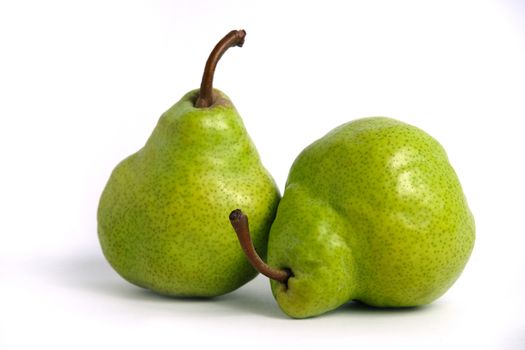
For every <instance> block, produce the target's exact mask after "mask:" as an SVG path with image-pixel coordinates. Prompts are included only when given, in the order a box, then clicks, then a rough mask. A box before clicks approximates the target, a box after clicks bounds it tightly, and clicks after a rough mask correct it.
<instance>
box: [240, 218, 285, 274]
mask: <svg viewBox="0 0 525 350" xmlns="http://www.w3.org/2000/svg"><path fill="white" fill-rule="evenodd" d="M230 222H231V224H232V226H233V228H234V229H235V233H237V237H238V238H239V243H240V244H241V247H242V250H244V253H245V254H246V257H247V258H248V261H249V262H250V264H252V266H253V267H254V268H255V269H256V270H257V271H259V272H260V273H262V274H263V275H265V276H266V277H268V278H271V279H273V280H276V281H279V282H281V283H285V284H286V283H287V282H288V279H289V278H290V276H291V273H290V271H288V270H280V269H276V268H273V267H271V266H269V265H268V264H266V263H265V262H264V261H263V260H262V259H261V257H260V256H259V254H257V252H256V251H255V247H254V246H253V242H252V239H251V237H250V227H249V225H248V217H247V216H246V215H244V213H243V212H242V211H241V210H240V209H236V210H234V211H232V212H231V214H230Z"/></svg>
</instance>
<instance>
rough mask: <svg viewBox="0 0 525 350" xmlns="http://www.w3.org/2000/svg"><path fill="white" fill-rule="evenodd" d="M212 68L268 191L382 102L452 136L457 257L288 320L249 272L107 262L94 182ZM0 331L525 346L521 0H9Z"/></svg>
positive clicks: (24, 342)
mask: <svg viewBox="0 0 525 350" xmlns="http://www.w3.org/2000/svg"><path fill="white" fill-rule="evenodd" d="M240 28H244V29H246V31H247V33H248V34H247V37H246V43H245V46H244V47H243V48H242V49H238V48H234V49H231V50H230V51H229V52H228V53H227V54H226V55H225V56H224V57H223V59H222V61H221V62H220V63H219V66H218V69H217V74H216V79H215V86H216V87H218V88H220V89H221V90H223V91H224V92H226V93H227V94H228V95H229V96H230V97H231V98H232V100H233V102H234V103H235V105H236V107H237V109H238V110H239V112H240V113H241V115H242V116H243V118H244V122H245V125H246V127H247V129H248V131H249V133H250V135H251V137H252V138H253V140H254V142H255V144H256V145H257V147H258V150H259V152H260V154H261V157H262V160H263V162H264V164H265V165H266V167H267V168H268V169H269V170H270V172H271V173H272V174H273V175H274V177H275V179H276V181H277V183H278V184H279V186H280V188H281V190H282V189H283V186H284V183H285V181H286V176H287V173H288V169H289V166H290V165H291V163H292V161H293V160H294V158H295V157H296V155H297V154H298V153H299V152H300V151H301V150H302V149H303V148H304V147H305V146H306V145H308V144H309V143H311V142H312V141H314V140H315V139H317V138H319V137H321V136H322V135H324V134H325V133H326V132H328V131H329V130H330V129H332V128H334V127H335V126H338V125H339V124H342V123H344V122H347V121H350V120H352V119H356V118H360V117H365V116H372V115H386V116H390V117H394V118H398V119H401V120H403V121H405V122H408V123H411V124H414V125H417V126H419V127H420V128H422V129H424V130H426V131H427V132H429V133H430V134H431V135H433V136H434V137H436V138H437V139H438V140H439V141H440V142H441V143H442V144H443V146H444V147H445V149H446V150H447V152H448V154H449V157H450V160H451V162H452V164H453V166H454V167H455V169H456V171H457V173H458V175H459V177H460V180H461V182H462V185H463V188H464V191H465V193H466V196H467V198H468V200H469V204H470V207H471V209H472V211H473V213H474V215H475V218H476V224H477V241H476V246H475V249H474V252H473V255H472V257H471V259H470V262H469V264H468V265H467V268H466V269H465V271H464V273H463V275H462V276H461V278H460V279H459V280H458V282H457V283H456V284H455V285H454V286H453V287H452V289H451V290H449V292H448V293H447V294H445V296H443V297H442V298H441V299H439V300H438V301H437V302H435V303H433V304H432V305H430V306H428V307H424V308H420V309H416V310H399V311H395V310H378V309H368V308H364V307H357V306H352V305H350V306H345V307H342V308H340V309H339V310H337V311H335V312H332V313H329V314H327V315H324V316H321V317H318V318H314V319H308V320H292V319H289V318H287V317H286V316H285V315H284V314H282V313H281V311H280V310H279V308H278V306H277V305H276V303H275V302H274V300H273V298H272V296H271V293H270V290H269V285H268V282H267V281H266V280H265V279H264V278H262V277H258V278H257V279H255V280H254V281H252V282H251V283H249V284H247V285H245V286H244V287H242V288H241V289H239V290H237V291H236V292H234V293H231V294H229V295H226V296H224V297H220V298H216V299H214V300H208V301H203V300H200V301H199V300H177V299H169V298H164V297H159V296H157V295H155V294H153V293H150V292H147V291H144V290H141V289H139V288H136V287H134V286H132V285H130V284H128V283H126V282H125V281H123V280H122V279H121V278H119V277H118V276H117V275H116V273H114V272H113V271H112V270H111V268H110V267H109V266H108V264H107V263H106V262H105V260H104V258H103V256H102V254H101V251H100V247H99V245H98V241H97V234H96V217H95V212H96V208H97V203H98V198H99V196H100V193H101V191H102V189H103V186H104V184H105V182H106V180H107V178H108V177H109V174H110V172H111V170H112V168H113V167H114V166H115V165H116V164H117V163H118V162H119V161H120V160H121V159H123V158H124V157H125V156H127V155H129V154H131V153H132V152H135V151H136V150H138V149H139V148H140V147H142V145H143V144H144V142H145V141H146V139H147V137H148V136H149V134H150V133H151V131H152V130H153V128H154V127H155V125H156V122H157V120H158V117H159V116H160V114H161V113H162V112H164V111H165V110H166V109H168V108H169V107H170V106H171V105H172V104H173V103H175V102H176V101H177V100H178V99H179V98H180V97H181V96H182V95H183V94H185V93H186V92H187V91H189V90H190V89H194V88H197V87H198V86H199V82H200V78H201V74H202V69H203V65H204V62H205V60H206V58H207V56H208V53H209V51H210V50H211V48H212V47H213V45H214V44H215V43H216V42H217V40H218V39H220V38H221V37H222V36H223V35H224V34H226V33H227V32H228V31H229V30H231V29H240ZM0 118H1V119H0V122H1V124H0V162H1V163H0V164H1V170H0V179H1V181H0V349H2V350H3V349H35V348H45V349H66V348H67V349H70V348H75V349H101V348H106V349H111V348H113V349H117V348H119V349H129V348H143V349H146V348H147V349H157V348H177V349H190V348H228V349H234V348H240V347H241V346H244V348H245V349H259V348H261V349H262V348H265V349H267V348H278V349H284V348H302V349H309V348H312V349H314V348H315V349H318V348H345V349H351V348H352V349H382V348H389V349H398V348H399V349H400V348H403V349H423V348H425V349H460V348H469V349H525V252H524V251H525V224H524V220H523V218H524V216H525V211H524V209H525V206H524V201H525V200H524V198H525V186H524V185H523V182H524V179H525V166H524V157H523V154H524V151H525V141H524V139H525V138H524V130H525V129H524V125H525V123H524V122H523V121H524V119H525V4H524V3H523V2H521V1H519V0H515V1H510V0H507V1H499V2H496V1H436V2H421V1H412V2H410V1H361V2H349V3H347V2H343V1H341V2H331V1H318V2H308V1H296V2H287V3H286V4H285V2H284V1H282V2H281V1H260V2H254V3H249V2H248V1H229V2H215V1H171V2H170V1H161V0H156V1H145V0H143V1H138V0H137V1H96V0H95V1H85V2H75V1H56V0H50V1H2V2H1V4H0Z"/></svg>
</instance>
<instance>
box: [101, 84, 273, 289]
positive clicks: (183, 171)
mask: <svg viewBox="0 0 525 350" xmlns="http://www.w3.org/2000/svg"><path fill="white" fill-rule="evenodd" d="M214 94H215V96H216V103H215V104H214V105H212V106H211V107H209V108H195V107H194V102H195V99H196V97H197V95H198V90H197V91H192V92H190V93H188V94H187V95H185V96H184V97H183V98H182V99H181V100H180V101H179V102H178V103H176V104H175V105H174V106H173V107H171V108H170V109H169V110H168V111H167V112H165V113H164V114H163V115H162V116H161V118H160V120H159V122H158V124H157V126H156V127H155V129H154V131H153V133H152V135H151V136H150V138H149V139H148V141H147V143H146V144H145V146H144V147H143V148H142V149H141V150H139V151H138V152H137V153H135V154H133V155H131V156H129V157H128V158H126V159H124V160H123V161H122V162H121V163H120V164H118V166H117V167H116V168H115V169H114V170H113V172H112V174H111V177H110V179H109V181H108V183H107V185H106V187H105V189H104V191H103V193H102V196H101V199H100V203H99V208H98V213H97V216H98V236H99V240H100V244H101V247H102V250H103V252H104V255H105V257H106V258H107V260H108V261H109V263H110V264H111V266H112V267H113V268H114V269H115V270H116V271H117V272H118V273H119V274H120V275H121V276H122V277H123V278H125V279H126V280H128V281H129V282H131V283H133V284H136V285H138V286H141V287H144V288H148V289H151V290H153V291H156V292H158V293H161V294H165V295H172V296H198V297H211V296H217V295H221V294H225V293H228V292H230V291H232V290H234V289H236V288H238V287H240V286H241V285H243V284H244V283H246V282H247V281H249V280H250V279H252V278H253V277H255V275H256V271H255V270H254V269H253V268H252V267H251V266H250V265H249V263H248V262H247V261H246V259H245V257H244V255H243V252H242V251H241V250H240V249H239V243H238V241H237V240H236V237H235V234H233V233H232V230H231V226H230V224H229V221H228V214H229V213H230V211H231V210H232V209H235V208H238V207H242V208H246V211H247V212H249V213H250V219H251V222H252V225H253V226H254V232H253V238H254V244H255V246H256V247H257V249H258V250H259V251H260V252H261V254H263V255H264V254H265V253H266V244H267V239H268V232H269V229H270V225H271V222H272V221H273V218H274V216H275V212H276V208H277V204H278V202H279V199H280V194H279V191H278V188H277V186H276V185H275V182H274V180H273V179H272V177H271V176H270V174H269V173H268V172H267V171H266V169H265V168H264V167H263V165H262V164H261V161H260V159H259V155H258V153H257V150H256V149H255V146H254V145H253V143H252V141H251V140H250V138H249V136H248V134H247V132H246V130H245V128H244V125H243V122H242V120H241V118H240V116H239V114H238V113H237V111H236V109H235V107H234V106H233V105H232V103H231V102H230V100H229V99H228V98H227V97H226V96H225V95H224V94H223V93H222V92H220V91H218V90H215V91H214Z"/></svg>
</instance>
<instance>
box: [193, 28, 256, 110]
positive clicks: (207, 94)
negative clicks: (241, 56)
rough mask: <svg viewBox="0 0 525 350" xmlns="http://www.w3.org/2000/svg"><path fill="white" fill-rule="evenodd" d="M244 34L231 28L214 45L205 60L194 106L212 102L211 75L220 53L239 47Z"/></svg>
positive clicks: (202, 106)
mask: <svg viewBox="0 0 525 350" xmlns="http://www.w3.org/2000/svg"><path fill="white" fill-rule="evenodd" d="M245 36H246V32H245V31H244V30H232V31H231V32H229V33H228V34H226V36H225V37H224V38H222V39H221V41H219V42H218V43H217V45H215V48H214V49H213V51H212V52H211V53H210V56H209V57H208V60H207V61H206V67H205V68H204V74H203V75H202V82H201V89H200V91H199V97H198V98H197V101H196V102H195V107H197V108H207V107H210V106H211V105H212V104H213V75H214V74H215V67H217V62H219V60H220V59H221V57H222V55H223V54H224V53H225V52H226V50H228V49H229V48H230V47H233V46H239V47H241V46H242V45H243V44H244V37H245Z"/></svg>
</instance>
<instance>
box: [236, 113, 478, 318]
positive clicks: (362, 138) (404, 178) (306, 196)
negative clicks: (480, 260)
mask: <svg viewBox="0 0 525 350" xmlns="http://www.w3.org/2000/svg"><path fill="white" fill-rule="evenodd" d="M230 220H231V222H232V224H233V225H234V228H236V231H237V234H238V235H239V239H241V244H242V245H243V247H245V249H246V250H247V251H249V250H250V247H249V245H250V244H249V235H248V228H247V226H248V222H247V218H246V216H245V215H244V214H243V213H242V212H241V211H240V210H237V211H234V212H233V213H232V214H231V215H230ZM474 231H475V228H474V219H473V216H472V214H471V212H470V210H469V208H468V206H467V201H466V199H465V196H464V195H463V192H462V189H461V186H460V183H459V181H458V178H457V176H456V173H455V172H454V169H453V168H452V167H451V165H450V164H449V161H448V159H447V155H446V153H445V151H444V150H443V148H442V147H441V146H440V144H439V143H438V142H437V141H436V140H434V139H433V138H432V137H431V136H429V135H428V134H426V133H425V132H423V131H422V130H420V129H418V128H416V127H414V126H411V125H407V124H405V123H402V122H400V121H397V120H393V119H389V118H381V117H374V118H365V119H360V120H356V121H353V122H350V123H347V124H344V125H342V126H340V127H338V128H336V129H334V130H332V131H331V132H330V133H328V134H327V135H325V136H324V137H323V138H321V139H319V140H317V141H316V142H314V143H313V144H312V145H310V146H308V147H307V148H306V149H305V150H304V151H303V152H302V153H301V154H300V155H299V156H298V157H297V159H296V160H295V162H294V164H293V166H292V168H291V170H290V174H289V177H288V180H287V184H286V189H285V192H284V195H283V198H282V200H281V202H280V204H279V208H278V210H277V215H276V218H275V221H274V222H273V224H272V228H271V230H270V238H269V242H268V265H266V264H265V263H264V262H263V261H262V260H261V259H260V258H258V257H257V258H258V260H254V259H251V260H252V264H253V265H254V266H255V267H256V268H258V269H259V270H260V271H261V272H263V273H264V274H265V275H267V276H269V277H270V278H272V281H271V287H272V292H273V294H274V296H275V298H276V300H277V302H278V304H279V306H280V307H281V309H282V310H283V311H284V312H285V313H286V314H288V315H289V316H291V317H294V318H305V317H311V316H316V315H319V314H322V313H325V312H327V311H330V310H333V309H335V308H337V307H338V306H340V305H342V304H344V303H346V302H348V301H350V300H359V301H361V302H363V303H365V304H368V305H372V306H377V307H408V306H417V305H423V304H428V303H430V302H432V301H433V300H435V299H436V298H438V297H440V296H441V295H442V294H443V293H445V292H446V291H447V290H448V289H449V288H450V287H451V286H452V284H453V283H454V282H455V281H456V279H457V278H458V277H459V275H460V274H461V272H462V270H463V268H464V267H465V264H466V263H467V260H468V258H469V256H470V253H471V251H472V249H473V245H474V235H475V234H474ZM243 240H244V243H243ZM246 242H248V243H246ZM252 255H253V253H252Z"/></svg>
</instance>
